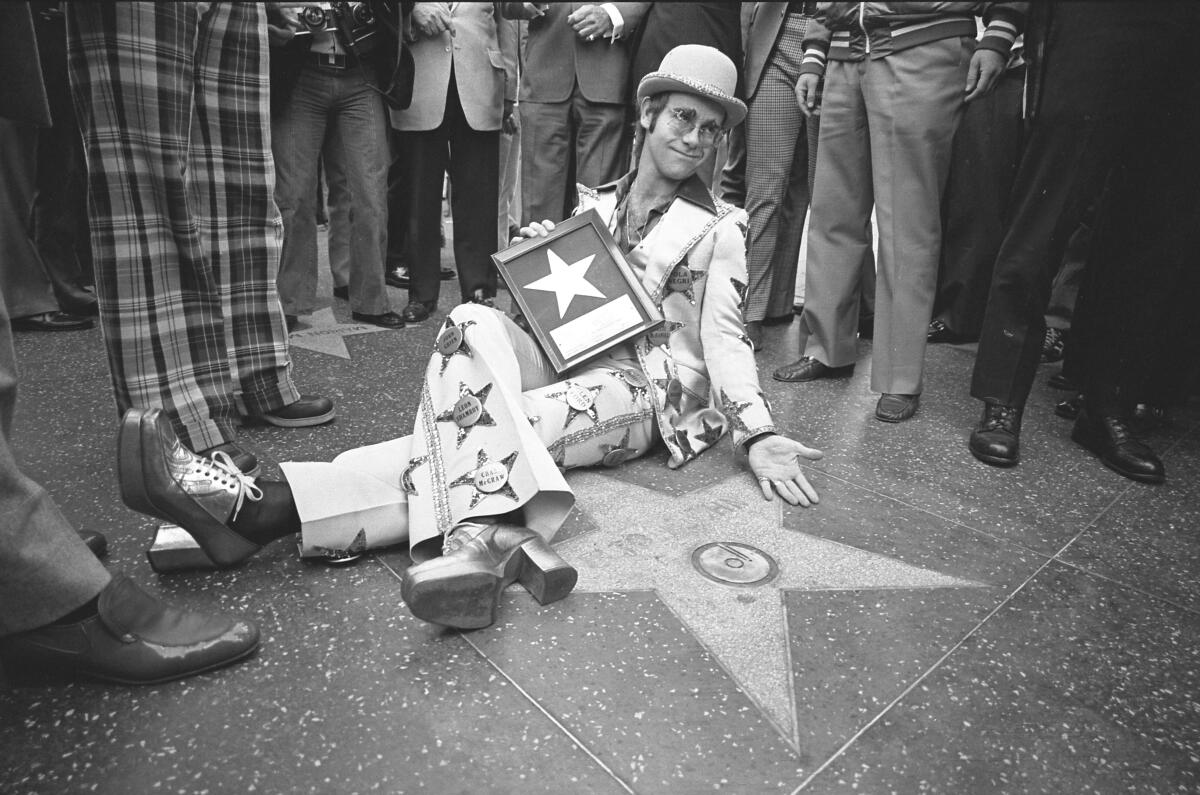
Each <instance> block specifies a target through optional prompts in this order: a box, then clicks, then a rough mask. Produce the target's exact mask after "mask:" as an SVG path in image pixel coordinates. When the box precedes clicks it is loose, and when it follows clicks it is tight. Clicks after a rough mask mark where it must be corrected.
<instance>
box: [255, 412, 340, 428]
mask: <svg viewBox="0 0 1200 795" xmlns="http://www.w3.org/2000/svg"><path fill="white" fill-rule="evenodd" d="M256 419H259V420H262V421H263V422H265V423H266V424H268V425H274V426H275V427H276V428H311V427H313V426H314V425H324V424H325V423H327V422H333V421H334V420H335V419H337V409H330V410H329V411H327V412H325V413H324V414H314V415H313V416H311V417H297V418H295V419H289V418H287V417H277V416H275V415H274V414H261V415H259V416H258V417H257V418H256Z"/></svg>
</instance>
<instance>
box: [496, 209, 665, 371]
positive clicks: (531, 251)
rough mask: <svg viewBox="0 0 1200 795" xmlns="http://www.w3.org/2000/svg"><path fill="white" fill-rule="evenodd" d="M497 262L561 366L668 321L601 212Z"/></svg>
mask: <svg viewBox="0 0 1200 795" xmlns="http://www.w3.org/2000/svg"><path fill="white" fill-rule="evenodd" d="M492 260H493V261H495V263H496V267H497V268H499V269H500V274H501V275H502V276H503V277H504V281H505V282H506V283H507V284H508V289H509V291H510V292H511V293H512V297H513V300H514V301H516V303H517V306H518V307H520V309H521V313H522V314H523V315H524V316H525V319H526V320H527V321H529V326H530V328H532V329H533V333H534V336H535V337H537V340H538V343H539V344H540V345H541V346H542V350H543V351H544V352H545V354H546V356H547V357H548V358H549V359H550V363H551V364H552V365H553V366H554V369H555V371H556V372H559V373H561V372H563V371H564V370H568V369H570V368H572V367H574V366H575V365H577V364H580V363H582V362H586V361H587V360H589V359H591V358H593V357H596V356H599V355H600V354H602V353H604V352H605V351H606V350H608V349H609V348H611V347H613V346H614V345H616V344H618V343H621V342H624V341H625V340H627V339H629V338H631V337H636V336H637V335H638V334H643V333H645V332H646V331H649V330H650V329H652V328H654V327H655V326H657V325H659V324H660V323H662V322H663V317H662V313H661V312H659V311H658V308H657V307H656V306H655V305H654V302H653V301H651V300H650V296H649V295H647V294H646V291H645V289H643V288H642V285H641V283H640V282H639V281H638V278H637V275H636V274H635V273H634V272H633V269H632V268H630V267H629V263H628V262H626V261H625V257H623V256H622V255H621V252H620V250H619V249H618V248H617V244H616V241H615V240H613V237H612V235H610V234H609V232H608V228H607V227H606V226H605V225H604V222H603V221H601V219H600V215H599V213H597V212H596V211H595V210H588V211H586V212H583V213H580V214H579V215H576V216H574V217H573V218H569V219H567V220H566V221H563V222H562V223H561V224H557V225H556V226H555V227H554V231H553V232H551V233H550V234H549V235H548V236H546V237H535V238H530V239H528V240H523V241H521V242H520V243H517V244H515V245H513V246H511V247H509V248H506V249H504V250H503V251H498V252H496V253H495V254H493V255H492Z"/></svg>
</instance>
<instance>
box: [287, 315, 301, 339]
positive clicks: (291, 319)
mask: <svg viewBox="0 0 1200 795" xmlns="http://www.w3.org/2000/svg"><path fill="white" fill-rule="evenodd" d="M283 322H284V323H286V324H287V330H288V333H289V334H291V333H292V332H293V331H295V330H296V329H297V328H298V327H299V326H300V318H299V317H297V316H296V315H284V316H283Z"/></svg>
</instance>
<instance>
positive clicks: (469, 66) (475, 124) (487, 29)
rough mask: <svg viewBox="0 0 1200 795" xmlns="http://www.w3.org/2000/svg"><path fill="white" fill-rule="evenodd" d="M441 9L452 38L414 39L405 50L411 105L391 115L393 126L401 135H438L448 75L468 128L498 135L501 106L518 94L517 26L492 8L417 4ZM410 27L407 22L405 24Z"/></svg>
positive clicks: (488, 5)
mask: <svg viewBox="0 0 1200 795" xmlns="http://www.w3.org/2000/svg"><path fill="white" fill-rule="evenodd" d="M423 5H441V6H445V7H446V8H447V9H448V10H449V12H450V19H451V24H452V25H453V28H454V35H451V34H450V32H449V31H445V32H443V33H442V34H440V35H438V36H436V37H434V38H427V37H425V36H421V35H420V34H419V33H417V32H416V30H415V29H410V31H409V33H410V34H411V35H410V36H409V38H410V39H411V38H412V36H417V37H418V38H416V40H415V41H413V43H412V45H411V46H410V48H409V49H410V51H411V52H412V56H413V62H414V65H415V69H416V71H415V75H414V83H413V98H412V104H411V105H409V106H408V108H407V109H406V110H393V111H391V117H392V126H393V127H395V128H396V129H397V130H402V131H406V132H420V131H425V130H434V129H437V127H438V125H440V124H441V123H442V119H443V118H444V117H445V115H446V95H447V91H448V89H449V86H450V71H451V68H453V70H454V81H455V84H456V85H457V87H458V97H459V101H460V102H461V103H462V108H463V114H464V115H465V116H466V118H467V124H469V125H470V126H471V129H473V130H481V131H483V130H499V129H500V124H501V122H502V121H503V116H504V100H505V99H509V100H515V99H516V94H517V72H516V53H517V31H516V24H515V23H513V22H511V21H510V20H507V19H504V18H503V17H501V16H500V14H499V13H497V11H498V8H497V5H498V4H496V3H417V4H416V7H420V6H423ZM409 24H410V26H411V18H410V21H409Z"/></svg>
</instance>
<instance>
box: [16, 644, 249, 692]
mask: <svg viewBox="0 0 1200 795" xmlns="http://www.w3.org/2000/svg"><path fill="white" fill-rule="evenodd" d="M260 643H261V641H255V642H254V645H253V646H250V647H248V648H246V649H243V650H241V651H239V652H238V653H237V654H234V655H231V656H229V657H226V658H224V659H222V660H215V661H213V662H211V663H209V664H208V665H203V666H199V667H197V668H190V669H188V670H186V671H178V672H175V673H172V674H170V675H168V676H162V677H157V678H153V679H131V678H128V677H122V676H115V675H113V674H110V673H106V672H104V671H93V670H88V669H87V668H86V667H81V666H80V665H79V664H78V661H75V660H73V661H71V662H68V661H65V660H63V659H61V658H60V657H58V656H57V655H53V656H51V655H44V656H43V655H38V654H37V653H36V652H33V653H32V654H29V655H28V656H21V655H19V653H17V652H14V651H12V650H2V651H0V683H2V682H3V680H4V677H7V679H8V682H9V684H11V685H12V686H14V687H20V686H25V685H28V686H35V685H44V684H54V683H61V682H69V681H74V680H77V679H90V680H93V681H96V682H109V683H112V684H117V685H134V686H139V685H161V684H165V683H167V682H174V681H176V680H178V679H186V678H188V677H190V676H196V675H198V674H203V673H208V672H209V671H216V670H218V669H220V668H224V667H226V666H228V665H233V664H234V663H236V662H241V661H242V660H244V659H246V658H247V657H250V656H251V655H253V654H254V653H255V652H256V651H258V648H259V645H260ZM0 690H3V688H2V687H0Z"/></svg>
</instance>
